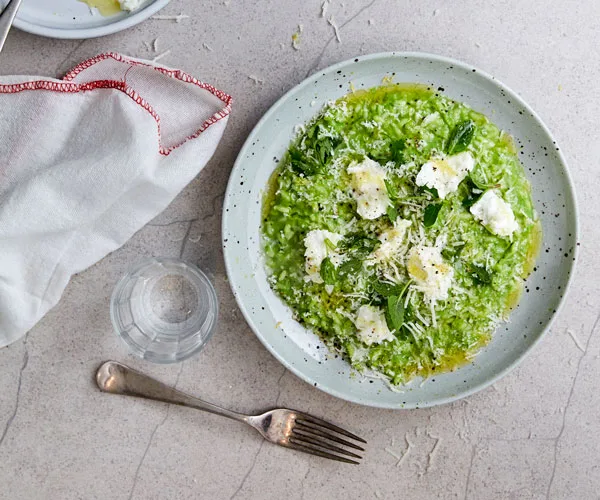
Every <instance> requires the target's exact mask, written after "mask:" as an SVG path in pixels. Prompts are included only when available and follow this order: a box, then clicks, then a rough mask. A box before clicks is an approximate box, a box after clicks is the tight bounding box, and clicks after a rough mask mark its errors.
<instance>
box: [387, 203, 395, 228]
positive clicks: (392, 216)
mask: <svg viewBox="0 0 600 500" xmlns="http://www.w3.org/2000/svg"><path fill="white" fill-rule="evenodd" d="M386 212H387V216H388V217H389V219H390V222H391V223H392V224H393V223H394V222H396V219H397V218H398V210H396V207H394V206H392V205H388V207H387V210H386Z"/></svg>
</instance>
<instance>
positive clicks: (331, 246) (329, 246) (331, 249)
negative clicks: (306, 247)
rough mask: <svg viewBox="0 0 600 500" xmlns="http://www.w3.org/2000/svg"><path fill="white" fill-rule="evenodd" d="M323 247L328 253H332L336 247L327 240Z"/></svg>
mask: <svg viewBox="0 0 600 500" xmlns="http://www.w3.org/2000/svg"><path fill="white" fill-rule="evenodd" d="M325 246H326V247H327V250H329V251H330V252H334V251H335V249H336V245H335V243H334V242H333V241H331V240H330V239H329V238H325Z"/></svg>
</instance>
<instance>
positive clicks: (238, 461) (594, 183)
mask: <svg viewBox="0 0 600 500" xmlns="http://www.w3.org/2000/svg"><path fill="white" fill-rule="evenodd" d="M320 4H321V2H320V0H311V1H307V2H298V1H292V0H279V1H275V0H239V1H236V0H231V1H230V2H221V1H215V0H203V1H200V0H173V1H172V2H171V4H170V5H169V6H168V7H167V8H166V9H165V10H164V12H163V13H170V14H179V13H184V14H187V15H189V16H190V18H189V19H186V20H183V21H182V22H181V23H174V22H170V21H159V20H149V21H147V22H145V23H143V24H142V25H140V26H137V27H135V28H133V29H130V30H128V31H126V32H124V33H120V34H116V35H113V36H110V37H106V38H101V39H95V40H87V41H58V40H48V39H43V38H38V37H35V36H31V35H28V34H25V33H21V32H18V31H16V30H15V31H13V32H12V33H11V34H10V36H9V39H8V41H7V45H6V46H5V48H4V51H3V52H2V54H1V55H0V74H18V73H21V74H38V75H50V76H59V75H62V74H63V73H64V72H65V71H66V70H67V69H69V68H70V67H71V66H73V65H75V64H76V63H78V62H79V61H81V60H83V59H84V58H87V57H89V56H92V55H95V54H97V53H100V52H103V51H107V50H115V51H119V52H123V53H126V54H130V55H133V56H138V57H147V58H152V57H155V56H156V55H157V54H156V53H153V52H152V51H151V50H149V49H148V48H147V47H146V44H145V42H146V43H148V42H152V40H154V38H156V37H159V43H160V46H161V47H160V51H162V50H167V49H170V50H171V53H170V54H169V55H168V56H166V57H165V58H164V59H163V60H162V62H163V63H165V64H167V65H170V66H174V67H179V68H182V69H184V70H185V71H187V72H189V73H192V74H194V75H197V76H199V77H201V78H202V79H204V80H206V81H209V82H211V83H213V84H214V85H215V86H217V87H218V88H221V89H223V90H225V91H227V92H229V93H231V94H232V95H233V96H234V98H235V105H234V112H233V114H232V116H231V119H230V122H229V126H228V129H227V131H226V134H225V137H224V139H223V141H222V143H221V144H220V146H219V148H218V150H217V153H216V154H215V156H214V158H213V160H212V161H211V162H210V163H209V165H208V166H207V167H206V169H205V170H204V171H203V172H202V173H201V175H200V176H199V177H198V178H197V179H196V180H195V181H193V182H192V183H191V184H190V185H189V186H188V187H187V188H186V189H185V190H184V191H183V192H182V193H181V195H180V196H179V197H178V198H177V199H176V200H175V201H174V202H173V204H172V205H171V206H170V207H169V208H168V209H167V210H166V211H165V212H164V213H162V214H161V215H160V216H159V217H158V218H157V219H156V220H155V221H153V223H151V224H148V226H146V227H145V228H144V229H142V230H141V231H140V232H139V233H138V234H136V235H135V236H134V237H133V238H132V239H131V241H129V242H128V243H127V244H126V245H125V246H124V247H123V248H122V249H120V250H119V251H117V252H114V253H113V254H111V255H109V256H108V257H107V258H105V259H104V260H102V261H101V262H99V263H98V264H97V265H95V266H93V267H92V268H90V269H88V270H87V271H86V272H84V273H82V274H80V275H78V276H76V277H75V278H74V279H73V280H72V282H71V284H70V285H69V287H68V288H67V290H66V293H65V295H64V297H63V299H62V301H61V302H60V304H59V305H58V306H57V307H56V308H54V309H53V310H52V311H51V312H50V313H49V314H48V315H47V316H46V317H45V318H44V319H43V320H42V321H41V322H40V323H39V324H38V325H37V326H36V327H35V328H34V329H33V330H32V331H31V332H30V333H29V334H28V335H27V337H26V338H25V339H24V340H23V341H19V342H17V343H15V344H13V345H11V346H10V347H8V348H5V349H2V350H0V497H1V498H6V499H17V498H36V499H38V498H49V499H63V498H64V499H71V498H73V499H74V498H86V499H87V498H113V499H125V498H138V499H154V498H170V499H175V498H207V499H221V498H237V499H243V498H267V499H269V498H280V497H282V496H285V497H287V498H291V499H300V498H319V499H320V498H404V499H412V498H415V499H417V498H418V499H423V498H455V497H459V498H463V497H464V498H472V499H482V498H485V499H493V498H503V499H504V498H524V499H525V498H526V499H530V498H535V499H537V498H555V499H562V498H577V499H589V498H600V497H599V496H598V495H599V492H600V434H599V432H598V429H599V428H600V416H599V415H600V412H598V408H600V391H598V389H597V387H598V384H597V381H598V379H599V378H600V362H599V357H600V331H599V330H600V327H598V326H597V324H598V318H599V317H600V316H599V313H600V304H599V301H598V299H597V297H598V292H599V288H600V278H599V276H600V265H599V262H598V259H596V258H595V257H594V255H595V253H594V249H595V248H597V247H598V246H599V245H600V229H598V224H597V215H596V214H597V213H598V211H599V210H600V199H599V197H598V196H597V193H596V190H597V189H599V188H600V178H599V175H598V157H599V156H600V154H599V153H600V141H599V140H598V138H599V137H600V124H599V123H600V121H599V120H598V116H599V115H600V95H599V93H598V83H597V82H598V78H600V62H599V61H600V59H599V57H598V45H597V43H598V42H597V38H598V33H599V30H600V22H599V21H598V19H600V3H598V2H596V1H595V0H582V1H580V2H571V3H569V4H568V5H567V3H566V2H563V1H558V0H548V1H542V0H536V1H531V2H522V1H519V0H499V1H496V2H487V1H479V0H467V1H461V2H449V1H443V0H419V1H410V2H409V1H405V0H399V1H393V0H374V1H371V2H367V1H359V0H346V1H344V2H339V1H332V2H331V6H330V12H331V13H333V15H334V17H335V19H336V22H337V24H338V25H339V26H340V35H341V43H340V42H337V41H336V39H335V37H334V35H333V29H332V27H331V26H330V25H328V24H327V22H326V20H325V19H323V18H321V17H320ZM369 21H371V22H369ZM299 23H301V24H303V25H304V33H303V36H302V41H301V45H300V50H298V51H295V50H293V49H292V48H291V45H290V37H291V35H292V33H293V32H294V31H295V29H296V27H297V25H298V24H299ZM203 44H208V46H209V47H210V48H211V49H212V50H209V49H208V48H206V46H203ZM387 50H414V51H426V52H433V53H438V54H442V55H447V56H451V57H456V58H459V59H462V60H465V61H467V62H469V63H471V64H473V65H476V66H479V67H480V68H482V69H484V70H486V71H488V72H490V73H492V74H493V75H495V76H496V77H497V78H499V79H500V80H502V81H503V82H505V83H506V84H508V85H509V86H510V87H512V88H513V89H514V90H516V91H517V92H518V93H520V94H521V95H522V96H523V97H524V98H525V100H526V101H527V102H529V103H530V104H531V105H532V106H533V108H534V109H536V110H537V111H538V112H539V114H540V115H541V116H542V118H543V119H544V120H545V121H546V123H547V124H548V125H549V127H550V129H551V130H552V131H553V133H554V134H555V136H556V138H557V140H558V141H559V144H560V145H561V148H562V150H563V151H564V152H565V154H566V157H567V160H568V161H569V164H570V167H571V172H572V173H573V175H574V179H575V184H576V189H577V192H578V198H579V206H580V211H581V230H582V246H581V253H580V261H579V265H578V271H577V273H576V279H575V282H574V284H573V287H572V289H571V291H570V294H569V296H568V300H567V303H566V306H565V307H564V308H563V310H562V312H561V314H560V316H559V318H558V320H557V321H556V322H555V324H554V327H553V328H552V330H551V331H550V333H549V334H548V335H547V336H546V338H545V339H544V340H543V341H542V342H541V343H540V344H539V345H538V346H537V347H536V348H535V350H534V351H533V352H532V354H531V355H530V356H529V357H528V358H527V360H526V361H525V362H524V363H523V364H522V365H521V366H520V367H519V368H518V369H517V370H515V371H514V372H512V373H511V374H510V375H508V376H507V377H506V378H504V379H503V380H501V381H500V382H498V383H496V384H495V385H494V386H493V387H491V388H489V389H487V390H485V391H483V392H481V393H479V394H477V395H475V396H472V397H470V398H468V399H467V400H463V401H459V402H456V403H453V404H450V405H446V406H442V407H438V408H432V409H424V410H416V411H386V410H375V409H371V408H363V407H360V406H357V405H353V404H349V403H345V402H343V401H341V400H337V399H335V398H333V397H330V396H328V395H326V394H324V393H321V392H320V391H318V390H316V389H314V388H313V387H311V386H309V385H307V384H305V383H303V382H301V381H300V380H299V379H297V378H296V377H295V376H293V375H291V374H290V373H288V372H286V371H285V370H284V368H283V367H282V366H281V365H279V364H278V363H277V361H275V359H274V358H273V357H272V356H271V355H270V354H269V353H268V352H267V351H266V350H265V349H264V348H263V347H262V346H261V345H260V343H259V342H258V340H257V339H256V338H255V337H254V335H253V334H252V332H251V331H250V330H249V328H248V327H247V326H246V324H245V322H244V320H243V318H242V316H241V314H240V313H239V311H238V308H237V306H236V304H235V301H234V299H233V297H232V295H231V292H230V291H229V288H228V285H227V282H226V280H225V274H224V266H223V258H222V252H221V249H220V234H219V225H220V216H221V202H222V198H223V192H224V190H225V186H226V182H227V177H228V175H229V171H230V169H231V167H232V165H233V162H234V160H235V156H236V153H237V151H238V150H239V148H240V147H241V145H242V143H243V141H244V139H245V137H246V135H247V134H248V132H249V131H250V130H251V128H252V127H253V126H254V124H255V123H256V121H257V120H258V119H259V118H260V116H261V115H262V114H263V113H264V112H265V111H266V110H267V109H268V107H269V106H270V105H271V104H272V103H273V102H274V101H275V100H276V99H277V98H278V97H279V96H280V95H281V94H282V93H283V92H284V91H286V90H288V89H289V88H291V87H292V86H294V85H295V84H297V83H299V82H300V81H301V80H302V79H303V78H304V77H305V76H307V75H308V74H310V73H311V72H313V71H315V70H316V69H317V68H322V67H325V66H327V65H329V64H331V63H334V62H337V61H341V60H344V59H347V58H349V57H352V56H354V55H357V54H366V53H370V52H379V51H387ZM249 75H254V76H256V77H258V78H260V79H262V80H263V81H262V82H257V83H255V82H254V81H253V80H251V79H250V78H249ZM186 235H187V236H186ZM159 255H163V256H178V255H181V256H183V257H184V258H186V259H189V260H191V261H193V262H196V263H198V264H199V265H200V266H201V267H203V268H204V269H205V270H207V271H209V272H210V273H212V274H213V276H214V279H215V283H216V287H217V291H218V294H219V298H220V301H221V318H220V323H219V331H218V333H217V334H216V335H215V337H214V338H213V340H212V341H211V342H210V344H209V346H208V347H207V349H206V350H205V351H204V352H203V353H202V354H201V355H200V356H198V357H195V358H192V359H190V360H188V361H186V362H185V363H183V364H181V365H177V366H152V365H149V364H147V363H143V362H140V361H138V360H136V359H133V358H132V357H131V356H129V355H128V354H127V351H126V349H125V348H124V347H123V346H122V345H121V343H120V341H119V340H118V339H117V338H116V337H115V336H114V335H113V333H112V331H111V325H110V320H109V315H108V303H109V296H110V293H111V291H112V289H113V287H114V285H115V282H116V280H117V279H118V278H119V277H120V276H121V274H122V273H123V272H124V271H125V270H126V269H127V268H128V267H130V266H131V265H132V264H133V263H135V262H137V261H138V260H140V258H141V257H144V256H159ZM0 258H1V255H0ZM567 330H571V331H572V332H573V334H574V338H572V337H571V336H570V335H569V334H567ZM574 339H576V341H577V342H576V341H575V340H574ZM111 358H113V359H119V360H122V361H125V362H127V363H129V364H131V365H133V366H136V367H140V368H143V369H144V370H146V371H148V372H151V373H153V374H154V375H156V376H157V377H160V378H161V379H163V380H165V381H166V382H169V383H171V384H176V386H177V388H179V389H182V390H185V391H190V392H192V393H195V394H198V395H200V396H203V397H205V398H206V399H208V400H211V401H215V402H218V403H221V404H223V405H224V406H229V407H232V408H237V409H240V410H244V411H245V410H247V411H252V410H255V409H262V408H264V407H269V406H272V405H275V404H277V405H290V406H294V407H298V408H303V409H306V410H307V411H310V412H314V413H315V414H317V415H322V416H331V417H332V418H334V419H335V420H336V421H337V422H339V423H340V424H342V425H344V426H346V427H348V428H350V429H353V430H355V431H356V432H357V433H358V434H359V435H362V436H364V437H365V438H366V439H367V440H368V441H369V449H368V453H367V455H366V459H365V460H364V463H363V464H362V465H360V466H359V467H350V466H343V465H338V464H336V463H333V462H328V461H324V460H320V459H317V458H313V457H310V456H308V455H302V454H295V453H291V452H289V451H286V450H284V449H281V448H277V447H275V446H271V445H269V444H266V443H264V442H263V441H262V440H261V439H259V438H258V436H257V435H255V433H254V431H252V430H250V429H246V428H244V427H242V426H240V425H238V424H235V423H233V422H230V421H228V420H225V419H222V418H219V417H216V416H213V415H209V414H203V413H200V412H195V411H193V410H187V409H182V408H175V407H173V408H168V407H167V406H163V405H160V404H155V403H151V402H146V401H138V400H133V399H132V400H124V399H121V398H117V397H110V396H107V395H103V394H100V393H99V392H98V391H97V390H96V389H95V387H94V384H93V379H92V374H93V372H94V370H95V368H96V367H97V366H98V365H99V363H100V362H101V361H103V360H105V359H111ZM407 441H408V442H410V443H411V446H410V448H409V449H408V447H407ZM436 443H437V447H436V451H435V452H434V453H432V450H433V448H434V446H435V445H436ZM407 449H408V453H407V454H406V456H405V458H404V459H403V461H402V462H400V463H398V459H397V458H395V457H394V456H393V455H396V456H402V455H403V454H405V453H406V451H407ZM390 450H391V452H390Z"/></svg>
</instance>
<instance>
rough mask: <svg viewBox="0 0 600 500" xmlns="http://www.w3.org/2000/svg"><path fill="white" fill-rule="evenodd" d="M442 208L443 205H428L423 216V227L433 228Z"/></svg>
mask: <svg viewBox="0 0 600 500" xmlns="http://www.w3.org/2000/svg"><path fill="white" fill-rule="evenodd" d="M441 208H442V204H441V203H437V204H433V203H432V204H431V205H427V206H426V207H425V213H424V215H423V225H424V226H425V227H431V226H433V225H434V224H435V221H436V220H437V217H438V214H439V213H440V210H441Z"/></svg>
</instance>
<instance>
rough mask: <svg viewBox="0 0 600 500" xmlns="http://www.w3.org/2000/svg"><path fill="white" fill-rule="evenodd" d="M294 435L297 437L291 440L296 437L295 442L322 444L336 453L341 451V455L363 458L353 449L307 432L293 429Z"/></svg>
mask: <svg viewBox="0 0 600 500" xmlns="http://www.w3.org/2000/svg"><path fill="white" fill-rule="evenodd" d="M292 436H295V437H294V438H290V440H291V439H294V442H302V443H304V444H314V445H315V446H320V447H321V448H323V449H324V450H328V451H335V452H336V453H340V454H341V455H347V456H349V457H353V458H358V459H361V458H362V457H361V456H360V455H357V454H356V453H352V452H351V451H348V450H345V449H344V448H340V447H339V446H335V445H334V444H331V443H328V442H327V441H324V440H323V439H318V438H315V437H312V436H309V435H306V434H298V433H297V432H296V431H295V430H294V429H292Z"/></svg>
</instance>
